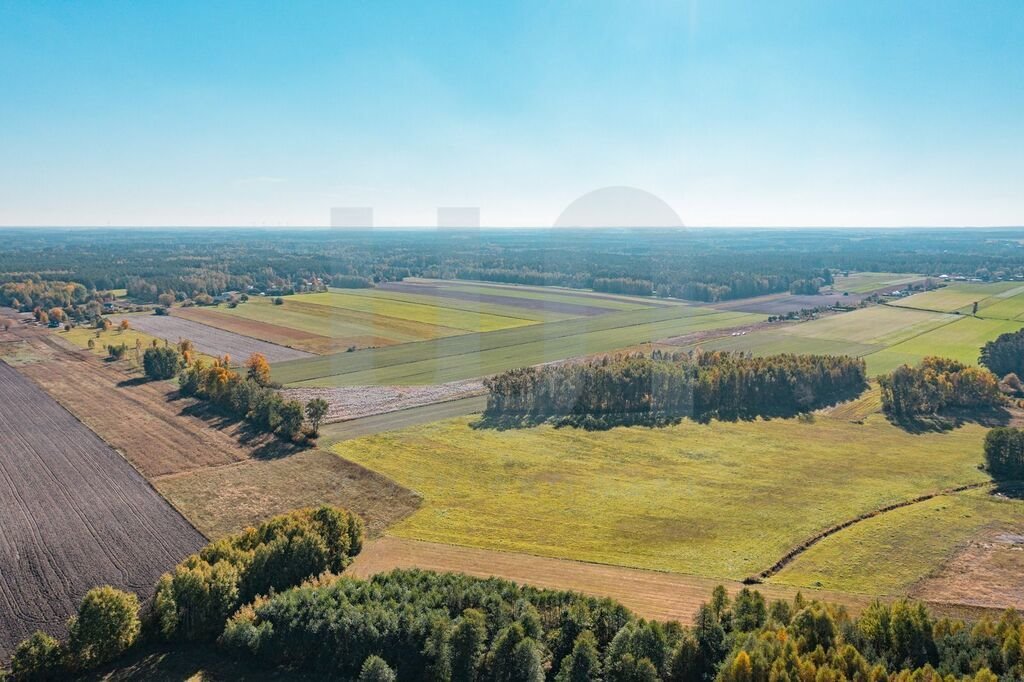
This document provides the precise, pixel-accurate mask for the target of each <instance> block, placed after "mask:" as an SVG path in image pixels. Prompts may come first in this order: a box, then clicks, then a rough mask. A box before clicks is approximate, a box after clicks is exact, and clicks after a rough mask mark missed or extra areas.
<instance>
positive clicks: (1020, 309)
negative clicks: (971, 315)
mask: <svg viewBox="0 0 1024 682" xmlns="http://www.w3.org/2000/svg"><path fill="white" fill-rule="evenodd" d="M1016 284H1018V285H1019V286H1015V287H1014V288H1012V289H1007V290H1006V291H1002V292H1000V293H998V294H995V295H993V296H990V297H989V298H987V299H985V300H984V301H982V302H981V305H980V306H979V309H978V316H979V317H986V318H996V319H998V318H1001V319H1004V320H1024V286H1022V285H1020V283H1019V282H1016Z"/></svg>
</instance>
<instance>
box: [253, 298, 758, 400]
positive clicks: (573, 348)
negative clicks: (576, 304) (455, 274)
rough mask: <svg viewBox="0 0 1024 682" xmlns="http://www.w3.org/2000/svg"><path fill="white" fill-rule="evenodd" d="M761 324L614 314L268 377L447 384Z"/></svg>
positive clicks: (311, 361)
mask: <svg viewBox="0 0 1024 682" xmlns="http://www.w3.org/2000/svg"><path fill="white" fill-rule="evenodd" d="M763 319H764V317H763V316H760V315H754V314H750V313H737V312H721V311H716V310H712V309H710V308H697V307H687V306H672V307H662V308H651V309H641V310H633V311H626V312H615V313H610V314H608V315H599V316H595V317H580V318H574V319H570V320H564V321H561V322H552V323H549V324H544V325H530V326H526V327H520V328H515V329H502V330H499V331H494V332H488V333H485V334H466V335H462V336H454V337H451V338H447V339H439V340H438V339H435V340H431V341H422V342H419V343H414V344H406V345H402V346H391V347H387V348H377V349H369V350H362V351H358V352H355V353H340V354H335V355H329V356H324V357H319V358H307V359H305V360H296V361H292V362H285V363H279V364H278V365H277V366H275V367H274V368H273V370H274V373H273V377H274V379H275V380H277V381H280V382H282V383H284V384H287V385H299V386H310V387H330V386H360V385H380V384H384V385H388V384H394V385H415V384H432V383H446V382H450V381H460V380H464V379H471V378H475V377H480V376H486V375H489V374H496V373H498V372H501V371H504V370H506V369H511V368H513V367H522V366H526V365H535V364H540V363H544V362H554V361H557V360H564V359H566V358H571V357H578V356H583V355H589V354H593V353H602V352H610V351H614V350H617V349H620V348H624V347H627V346H632V345H635V344H638V343H643V342H648V341H654V340H657V339H663V338H668V337H671V336H678V335H682V334H687V333H691V332H695V331H700V330H706V329H724V328H729V327H739V326H743V325H747V324H751V323H754V322H758V321H760V320H763Z"/></svg>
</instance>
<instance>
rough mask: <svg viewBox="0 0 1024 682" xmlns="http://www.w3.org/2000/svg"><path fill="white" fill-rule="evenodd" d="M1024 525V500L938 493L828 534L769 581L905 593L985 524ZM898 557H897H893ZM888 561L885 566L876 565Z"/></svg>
mask: <svg viewBox="0 0 1024 682" xmlns="http://www.w3.org/2000/svg"><path fill="white" fill-rule="evenodd" d="M999 527H1005V528H1008V529H1014V530H1016V531H1019V530H1020V529H1021V528H1022V527H1024V501H1021V500H1012V499H1008V498H1000V497H996V496H994V495H992V494H990V493H989V492H988V491H987V490H971V491H968V492H963V493H957V494H953V495H940V496H939V497H935V498H932V499H930V500H927V501H925V502H921V503H919V504H914V505H910V506H908V507H902V508H900V509H895V510H893V511H891V512H887V513H885V514H880V515H878V516H875V517H873V518H870V519H867V520H865V521H862V522H861V523H858V524H856V525H854V526H851V527H850V528H846V529H844V530H842V531H840V532H839V533H836V534H835V535H832V536H829V537H827V538H825V539H824V540H822V541H821V542H819V543H818V544H816V545H814V546H813V547H811V548H810V549H808V550H807V551H806V552H805V553H803V554H801V555H800V556H799V557H797V559H796V560H795V561H793V563H791V564H789V565H788V566H786V567H785V568H784V569H783V570H782V571H781V572H779V573H778V574H777V575H776V576H774V577H773V578H772V580H771V582H774V583H782V584H787V585H798V586H810V587H822V588H825V589H834V590H842V591H845V592H866V593H876V594H878V593H882V594H902V593H905V592H907V591H908V590H909V589H910V588H911V587H912V586H913V585H914V584H915V583H917V582H918V581H920V580H921V579H922V578H924V577H926V576H928V575H929V574H930V573H932V572H934V571H935V570H936V569H937V568H938V567H939V566H941V565H942V564H943V563H944V562H945V561H946V560H948V559H949V558H950V557H951V556H952V555H953V554H955V553H956V551H957V550H958V549H959V548H960V547H962V546H963V544H964V543H965V542H966V541H967V540H968V539H970V538H971V537H973V536H975V535H976V534H977V533H978V532H979V531H981V530H982V529H986V528H999ZM897 556H898V557H899V561H893V560H892V559H893V557H897ZM882 566H884V567H885V568H884V570H877V569H878V567H882Z"/></svg>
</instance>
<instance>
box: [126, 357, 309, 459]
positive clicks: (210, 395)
mask: <svg viewBox="0 0 1024 682" xmlns="http://www.w3.org/2000/svg"><path fill="white" fill-rule="evenodd" d="M179 351H180V357H181V364H182V365H183V366H184V368H183V369H181V372H180V375H179V377H178V383H179V385H180V389H179V390H180V391H181V393H182V394H183V395H187V396H192V397H196V398H201V399H203V400H206V401H209V402H210V403H211V404H213V405H214V406H216V407H217V408H218V409H220V410H221V411H223V412H225V413H227V414H230V415H232V416H234V417H237V418H238V419H245V420H247V421H248V422H249V423H251V424H253V425H254V426H256V427H257V428H259V429H261V430H263V431H266V432H268V433H277V434H279V435H280V436H281V437H283V438H285V439H287V440H293V441H294V440H301V439H303V438H307V437H309V438H313V437H316V435H317V432H318V430H319V428H320V424H321V423H322V422H323V420H324V418H325V417H326V416H327V410H328V407H329V406H328V404H327V401H326V400H324V399H322V398H314V399H313V400H310V401H309V402H308V403H306V404H305V405H303V404H302V403H301V402H299V401H298V400H285V399H284V398H282V397H281V394H280V393H278V392H277V391H276V390H274V388H273V387H272V386H271V385H270V365H269V363H267V359H266V358H265V357H263V355H262V354H260V353H253V354H252V355H251V356H249V359H248V360H246V362H245V374H244V375H242V374H240V373H239V372H236V371H235V370H233V369H231V358H229V357H228V356H224V357H223V358H219V359H215V360H214V361H213V363H212V364H210V365H207V364H206V363H205V362H203V361H202V359H201V358H194V359H193V357H192V355H193V353H194V351H193V350H192V344H191V342H189V341H181V342H179ZM149 352H150V351H147V353H149ZM167 362H172V360H168V361H167ZM144 363H145V360H144ZM153 378H163V377H162V373H161V375H160V376H153ZM307 418H308V419H309V422H310V425H311V427H310V429H308V430H306V429H304V424H305V420H306V419H307Z"/></svg>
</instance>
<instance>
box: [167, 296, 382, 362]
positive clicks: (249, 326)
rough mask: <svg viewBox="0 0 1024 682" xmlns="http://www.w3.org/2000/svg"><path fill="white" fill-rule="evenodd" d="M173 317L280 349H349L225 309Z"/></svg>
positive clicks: (178, 311) (370, 340)
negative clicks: (256, 340) (259, 341)
mask: <svg viewBox="0 0 1024 682" xmlns="http://www.w3.org/2000/svg"><path fill="white" fill-rule="evenodd" d="M246 305H248V304H246ZM171 315H172V316H174V317H180V318H183V319H186V320H192V321H193V322H199V323H200V324H205V325H207V326H210V327H216V328H217V329H223V330H224V331H228V332H232V333H234V334H240V335H242V336H248V337H251V338H254V339H263V340H265V341H268V342H270V343H274V344H277V345H278V346H288V347H289V348H298V349H300V350H305V351H308V352H310V353H313V354H323V353H334V352H338V351H343V350H345V349H346V348H348V346H344V345H342V344H341V342H339V341H336V340H335V339H331V338H330V337H327V336H323V335H321V334H314V333H312V332H308V331H304V330H302V329H295V328H293V327H285V326H282V325H279V324H271V323H269V322H260V321H259V320H250V319H248V318H245V317H241V316H239V315H225V314H224V312H223V311H221V310H213V309H210V308H200V307H199V306H190V307H188V308H172V309H171ZM357 341H358V342H361V343H362V344H363V345H367V346H372V345H384V344H386V343H387V341H386V340H382V339H380V338H378V337H367V338H363V339H358V340H357ZM350 345H351V344H350Z"/></svg>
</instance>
